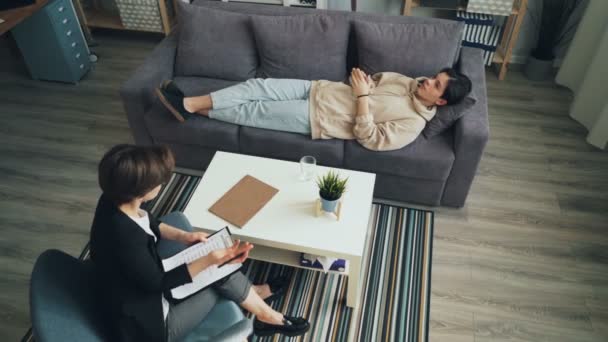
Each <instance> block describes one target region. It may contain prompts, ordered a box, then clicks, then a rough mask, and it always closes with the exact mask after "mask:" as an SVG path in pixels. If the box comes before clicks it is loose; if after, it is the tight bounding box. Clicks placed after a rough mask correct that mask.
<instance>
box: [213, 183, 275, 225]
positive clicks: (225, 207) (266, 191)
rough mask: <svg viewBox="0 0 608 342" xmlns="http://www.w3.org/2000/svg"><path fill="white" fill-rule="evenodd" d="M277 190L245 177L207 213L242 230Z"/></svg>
mask: <svg viewBox="0 0 608 342" xmlns="http://www.w3.org/2000/svg"><path fill="white" fill-rule="evenodd" d="M277 192H279V190H278V189H277V188H275V187H273V186H270V185H268V184H266V183H264V182H262V181H261V180H259V179H257V178H255V177H252V176H250V175H246V176H245V177H243V178H241V180H239V181H238V182H237V183H236V184H235V185H234V186H232V188H230V190H228V191H227V192H226V193H225V194H224V195H223V196H222V197H221V198H220V199H219V200H217V201H216V202H215V203H214V204H213V205H212V206H211V207H210V208H209V211H210V212H211V213H213V214H215V215H217V216H219V217H220V218H222V219H224V220H226V221H227V222H229V223H231V224H233V225H235V226H237V227H239V228H243V226H244V225H245V224H247V222H249V220H251V218H252V217H253V216H255V214H257V213H258V212H259V211H260V210H261V209H262V208H263V207H264V206H265V205H266V204H267V203H268V202H269V201H270V200H271V199H272V198H273V197H274V195H276V194H277Z"/></svg>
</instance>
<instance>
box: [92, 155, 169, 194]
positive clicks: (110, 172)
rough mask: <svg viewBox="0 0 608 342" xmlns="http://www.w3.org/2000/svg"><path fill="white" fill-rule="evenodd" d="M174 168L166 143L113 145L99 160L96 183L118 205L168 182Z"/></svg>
mask: <svg viewBox="0 0 608 342" xmlns="http://www.w3.org/2000/svg"><path fill="white" fill-rule="evenodd" d="M174 167H175V159H174V158H173V154H172V153H171V150H170V149H169V148H168V147H166V146H135V145H127V144H122V145H116V146H114V147H112V148H111V149H110V150H109V151H108V152H106V154H105V155H104V156H103V158H102V159H101V161H100V162H99V170H98V171H99V186H100V187H101V190H102V191H103V193H104V195H105V196H107V197H108V198H109V199H110V200H111V201H113V202H114V203H115V204H116V205H121V204H124V203H127V202H130V201H132V200H134V199H135V198H138V197H142V196H144V195H145V194H146V193H148V192H150V191H152V190H153V189H154V188H155V187H157V186H158V185H160V184H163V183H166V182H168V181H169V179H171V173H172V172H173V168H174Z"/></svg>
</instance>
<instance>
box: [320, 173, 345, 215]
mask: <svg viewBox="0 0 608 342" xmlns="http://www.w3.org/2000/svg"><path fill="white" fill-rule="evenodd" d="M347 181H348V178H344V179H341V178H340V176H339V175H338V173H337V172H334V171H329V172H328V173H327V174H325V175H324V176H323V177H319V178H318V179H317V185H318V186H319V196H320V197H321V209H323V211H325V212H328V213H331V212H334V211H335V210H336V205H337V204H338V201H339V200H340V198H341V197H342V194H344V192H345V191H346V182H347Z"/></svg>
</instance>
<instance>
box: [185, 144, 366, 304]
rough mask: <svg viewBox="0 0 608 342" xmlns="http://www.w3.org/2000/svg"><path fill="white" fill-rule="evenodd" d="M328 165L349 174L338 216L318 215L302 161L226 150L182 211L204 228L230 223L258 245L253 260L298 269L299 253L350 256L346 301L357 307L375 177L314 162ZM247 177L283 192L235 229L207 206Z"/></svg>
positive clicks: (312, 186) (317, 170) (312, 182)
mask: <svg viewBox="0 0 608 342" xmlns="http://www.w3.org/2000/svg"><path fill="white" fill-rule="evenodd" d="M330 169H333V170H335V171H338V172H339V174H340V175H342V176H344V177H348V184H347V192H346V193H345V194H344V195H343V196H342V200H343V204H342V212H341V217H340V220H336V219H335V217H334V216H331V215H329V214H325V215H321V216H319V217H317V216H316V214H315V209H316V208H315V201H316V200H317V198H319V195H318V188H317V185H316V183H315V179H316V177H314V179H313V180H310V181H301V180H300V179H299V176H300V164H299V163H296V162H287V161H282V160H276V159H269V158H260V157H253V156H247V155H241V154H235V153H226V152H217V153H216V154H215V156H214V157H213V160H212V161H211V164H210V165H209V167H208V168H207V171H205V174H204V176H203V178H202V180H201V182H200V183H199V185H198V187H197V188H196V190H195V191H194V193H193V195H192V198H191V199H190V202H189V203H188V205H187V207H186V209H185V210H184V214H185V215H186V216H187V217H188V219H189V220H190V222H191V223H192V225H193V226H194V227H196V228H199V229H202V230H205V231H210V232H211V231H215V230H218V229H221V228H223V227H224V226H228V227H229V228H230V231H231V232H232V234H233V236H235V238H238V239H241V240H244V241H249V242H251V243H253V244H254V246H255V247H254V249H253V250H252V253H251V254H250V257H251V258H252V259H256V260H263V261H268V262H273V263H278V264H283V265H289V266H294V267H302V266H300V264H299V260H300V259H299V257H300V253H310V254H315V255H324V256H329V257H336V258H341V259H346V260H347V267H346V270H345V271H344V272H340V273H341V274H345V275H348V293H347V300H346V305H348V306H349V307H354V308H356V307H357V306H358V301H359V297H360V291H361V289H360V286H359V279H360V272H361V262H362V257H363V249H364V244H365V241H366V239H367V235H368V227H369V220H370V213H371V207H372V198H373V193H374V181H375V178H376V175H375V174H373V173H365V172H358V171H351V170H344V169H337V168H329V167H322V166H316V167H315V173H316V175H321V174H325V173H326V172H327V171H329V170H330ZM245 175H251V176H253V177H255V178H258V179H259V180H261V181H263V182H265V183H267V184H270V185H272V186H274V187H275V188H277V189H279V192H278V193H277V194H276V195H275V196H274V197H273V198H272V199H271V200H270V202H268V203H267V204H266V205H265V206H264V207H263V208H262V210H261V211H259V212H258V213H257V214H256V215H255V216H254V217H253V218H252V219H251V220H250V221H249V222H247V224H246V225H245V226H244V227H243V228H237V227H235V226H234V225H232V224H229V223H228V222H226V221H224V220H223V219H221V218H219V217H218V216H215V215H214V214H212V213H210V212H209V210H208V209H209V207H211V205H212V204H213V203H215V202H216V201H217V200H218V199H219V198H220V197H222V196H223V195H224V194H225V193H226V191H228V190H229V189H230V188H231V187H232V186H233V185H234V184H236V183H237V182H238V181H239V180H240V179H241V178H242V177H243V176H245Z"/></svg>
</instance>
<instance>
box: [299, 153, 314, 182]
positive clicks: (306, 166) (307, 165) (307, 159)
mask: <svg viewBox="0 0 608 342" xmlns="http://www.w3.org/2000/svg"><path fill="white" fill-rule="evenodd" d="M315 165H317V160H316V159H315V157H313V156H304V157H302V158H301V159H300V180H301V181H309V180H311V179H312V178H313V177H314V176H315Z"/></svg>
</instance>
